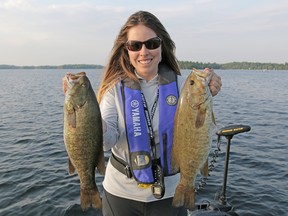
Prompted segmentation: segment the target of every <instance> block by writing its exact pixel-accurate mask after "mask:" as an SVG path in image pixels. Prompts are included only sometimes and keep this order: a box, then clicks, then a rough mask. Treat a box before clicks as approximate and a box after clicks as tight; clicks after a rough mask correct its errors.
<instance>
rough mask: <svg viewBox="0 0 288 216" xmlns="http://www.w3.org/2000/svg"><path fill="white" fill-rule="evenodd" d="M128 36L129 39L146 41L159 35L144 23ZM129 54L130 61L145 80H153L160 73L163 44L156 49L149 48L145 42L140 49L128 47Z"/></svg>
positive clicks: (130, 31) (131, 30) (135, 27)
mask: <svg viewBox="0 0 288 216" xmlns="http://www.w3.org/2000/svg"><path fill="white" fill-rule="evenodd" d="M127 37H128V41H132V40H133V41H141V42H144V41H147V40H149V39H151V38H155V37H157V35H156V33H155V32H154V31H153V30H152V29H150V28H148V27H146V26H144V25H137V26H134V27H132V28H131V29H130V30H129V31H128V34H127ZM128 55H129V58H130V63H131V64H132V65H133V66H134V68H135V70H136V71H137V73H138V74H139V75H140V76H141V77H142V78H144V79H145V80H147V81H149V80H151V79H152V78H154V77H155V75H156V74H157V73H158V64H159V62H160V61H161V45H160V46H159V47H158V48H156V49H147V47H146V46H145V45H144V44H143V45H142V48H141V50H139V51H130V50H129V49H128Z"/></svg>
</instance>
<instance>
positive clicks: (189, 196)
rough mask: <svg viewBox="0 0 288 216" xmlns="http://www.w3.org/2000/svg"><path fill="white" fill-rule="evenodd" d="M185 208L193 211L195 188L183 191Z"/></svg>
mask: <svg viewBox="0 0 288 216" xmlns="http://www.w3.org/2000/svg"><path fill="white" fill-rule="evenodd" d="M184 206H185V208H187V209H189V210H193V209H194V206H195V188H194V187H192V188H189V189H187V190H186V191H185V203H184Z"/></svg>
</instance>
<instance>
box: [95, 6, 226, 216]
mask: <svg viewBox="0 0 288 216" xmlns="http://www.w3.org/2000/svg"><path fill="white" fill-rule="evenodd" d="M174 52H175V44H174V42H173V41H172V39H171V38H170V36H169V34H168V32H167V31H166V29H165V28H164V26H163V25H162V24H161V22H160V21H159V20H158V18H157V17H155V16H154V15H153V14H151V13H149V12H146V11H139V12H136V13H134V14H132V15H131V16H130V17H129V18H128V20H127V22H126V23H125V24H124V26H123V27H122V28H121V30H120V33H119V35H118V37H117V38H116V41H115V43H114V47H113V49H112V54H111V57H110V60H109V62H108V65H107V66H106V68H105V71H104V77H103V79H102V82H101V84H100V88H99V91H98V100H99V102H100V109H101V114H102V118H103V131H104V134H103V137H104V139H103V140H104V150H105V151H107V150H112V156H111V157H110V161H109V163H108V164H107V169H106V173H105V179H104V182H103V187H104V194H103V214H104V215H105V216H112V215H113V216H117V215H118V216H122V215H147V216H154V215H155V216H156V215H157V216H161V215H165V216H170V215H171V216H172V215H173V216H175V215H179V216H182V215H187V212H186V209H185V208H184V207H182V206H180V207H178V208H174V207H172V198H173V196H174V192H175V188H176V186H177V183H178V182H179V173H173V171H172V169H171V166H170V164H171V161H170V158H171V150H172V145H173V138H172V137H173V126H174V115H175V111H176V107H177V106H176V105H177V102H178V97H179V91H180V89H179V87H180V86H182V85H181V84H182V81H183V79H182V78H181V77H180V76H178V75H180V70H179V67H178V64H177V59H176V57H175V54H174ZM206 72H207V73H211V74H210V75H211V77H212V78H211V82H210V85H211V87H210V90H212V89H214V90H215V91H214V93H215V94H217V93H218V91H219V90H220V87H221V79H220V78H219V77H218V76H217V75H216V74H215V73H214V72H213V70H208V69H207V70H206Z"/></svg>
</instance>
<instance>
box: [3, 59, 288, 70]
mask: <svg viewBox="0 0 288 216" xmlns="http://www.w3.org/2000/svg"><path fill="white" fill-rule="evenodd" d="M178 63H179V66H180V68H181V69H192V68H198V69H203V68H207V67H208V68H214V69H222V70H228V69H230V70H231V69H235V70H288V63H287V62H285V63H284V64H276V63H259V62H231V63H225V64H218V63H209V62H208V63H203V62H192V61H178ZM102 68H104V66H102V65H91V64H66V65H59V66H51V65H44V66H16V65H0V69H102Z"/></svg>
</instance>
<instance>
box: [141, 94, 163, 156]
mask: <svg viewBox="0 0 288 216" xmlns="http://www.w3.org/2000/svg"><path fill="white" fill-rule="evenodd" d="M141 96H142V101H143V107H144V111H145V118H146V122H147V127H148V130H149V136H150V145H151V151H152V156H153V160H155V159H157V158H156V143H155V138H154V132H153V126H152V119H153V117H154V114H155V111H156V107H157V102H158V99H159V89H158V90H157V96H156V100H155V101H154V103H153V106H152V109H151V116H150V113H149V109H148V104H147V101H146V99H145V96H144V94H143V92H142V91H141Z"/></svg>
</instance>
